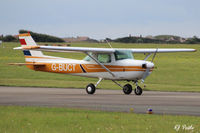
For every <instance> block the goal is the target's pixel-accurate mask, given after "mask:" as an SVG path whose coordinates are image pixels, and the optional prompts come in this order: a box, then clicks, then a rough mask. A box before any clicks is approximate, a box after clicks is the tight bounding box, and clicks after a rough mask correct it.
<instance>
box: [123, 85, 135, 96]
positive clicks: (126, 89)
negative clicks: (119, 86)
mask: <svg viewBox="0 0 200 133" xmlns="http://www.w3.org/2000/svg"><path fill="white" fill-rule="evenodd" d="M132 90H133V89H132V86H131V85H130V84H126V85H124V87H123V92H124V94H126V95H129V94H131V92H132Z"/></svg>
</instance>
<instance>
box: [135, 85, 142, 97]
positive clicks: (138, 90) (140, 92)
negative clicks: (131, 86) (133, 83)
mask: <svg viewBox="0 0 200 133" xmlns="http://www.w3.org/2000/svg"><path fill="white" fill-rule="evenodd" d="M134 91H135V95H141V94H142V88H141V87H140V86H137V87H136V88H135V90H134Z"/></svg>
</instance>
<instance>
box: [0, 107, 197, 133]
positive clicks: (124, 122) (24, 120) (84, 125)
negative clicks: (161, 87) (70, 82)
mask: <svg viewBox="0 0 200 133" xmlns="http://www.w3.org/2000/svg"><path fill="white" fill-rule="evenodd" d="M0 117H1V121H0V132H1V133H16V132H18V133H54V132H59V133H64V132H66V133H72V132H73V133H80V132H81V133H85V132H87V133H90V132H91V133H96V132H100V133H103V132H109V133H112V132H113V133H132V132H145V133H146V132H148V133H157V132H160V133H175V132H177V131H178V132H185V133H199V132H200V117H194V116H169V115H149V114H146V115H144V114H134V112H130V113H118V112H100V111H88V110H77V109H67V108H46V107H15V106H12V107H11V106H0ZM175 129H176V130H177V131H176V130H175Z"/></svg>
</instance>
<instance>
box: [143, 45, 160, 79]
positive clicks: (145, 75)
mask: <svg viewBox="0 0 200 133" xmlns="http://www.w3.org/2000/svg"><path fill="white" fill-rule="evenodd" d="M157 52H158V48H157V49H156V51H155V53H154V55H153V58H152V60H151V63H153V60H154V59H155V57H156V53H157ZM142 67H143V68H146V71H145V73H144V74H143V76H142V83H144V80H145V79H146V77H148V76H149V74H150V73H149V72H150V67H147V64H143V65H142Z"/></svg>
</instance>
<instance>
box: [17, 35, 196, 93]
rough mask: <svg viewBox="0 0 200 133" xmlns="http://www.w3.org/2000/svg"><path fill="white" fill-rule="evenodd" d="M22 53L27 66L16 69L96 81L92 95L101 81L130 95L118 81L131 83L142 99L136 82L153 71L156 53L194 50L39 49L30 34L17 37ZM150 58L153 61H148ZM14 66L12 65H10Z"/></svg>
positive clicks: (128, 87) (90, 88)
mask: <svg viewBox="0 0 200 133" xmlns="http://www.w3.org/2000/svg"><path fill="white" fill-rule="evenodd" d="M19 40H20V43H21V45H22V46H21V47H17V48H14V49H21V50H23V52H24V55H25V61H26V63H15V65H26V66H27V67H28V68H30V69H32V70H36V71H45V72H53V73H62V74H71V75H75V76H84V77H93V78H99V80H98V82H97V83H96V84H95V85H94V84H92V83H90V84H88V85H87V87H86V92H87V93H88V94H94V93H95V90H96V87H97V85H98V84H99V83H100V82H101V81H102V80H103V79H107V80H112V81H113V82H114V83H116V84H117V85H119V86H120V87H121V88H122V89H123V92H124V93H125V94H130V93H131V92H132V86H131V85H130V84H126V85H124V86H122V85H121V84H119V83H118V82H117V81H119V80H126V81H132V82H133V83H134V84H135V85H136V88H135V90H134V91H135V94H136V95H141V94H142V88H141V87H140V86H139V85H138V81H139V80H141V81H142V82H144V80H145V78H146V77H147V76H149V75H150V74H151V73H152V70H153V69H154V64H153V59H154V58H155V56H156V53H166V52H193V51H196V50H195V49H114V48H86V47H60V46H39V45H37V44H36V43H35V41H34V40H33V38H32V37H31V35H30V33H25V34H20V35H19ZM41 51H50V52H82V53H85V54H86V55H87V56H86V57H85V58H84V59H83V60H76V59H68V58H61V57H54V56H46V55H43V53H42V52H41ZM133 53H145V54H146V58H145V59H144V60H135V59H134V58H133ZM152 54H153V57H152V61H147V59H148V58H149V57H150V56H151V55H152ZM13 64H14V63H13Z"/></svg>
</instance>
